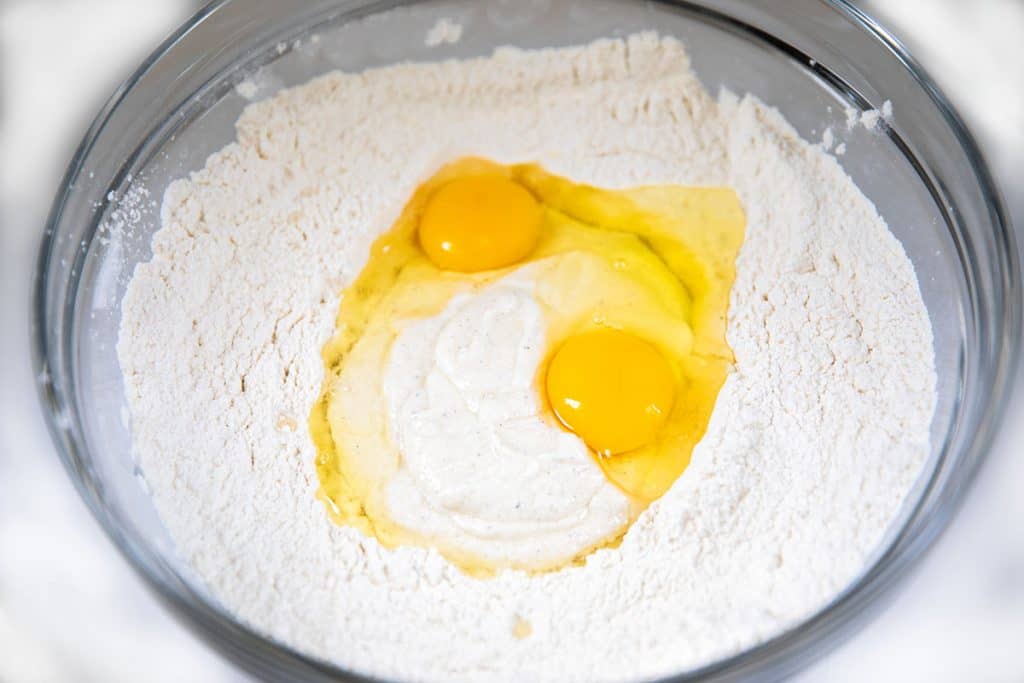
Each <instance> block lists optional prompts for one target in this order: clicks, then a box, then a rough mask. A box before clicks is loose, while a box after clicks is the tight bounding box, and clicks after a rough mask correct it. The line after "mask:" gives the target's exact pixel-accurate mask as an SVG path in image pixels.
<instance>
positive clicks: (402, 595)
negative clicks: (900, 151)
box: [118, 35, 936, 681]
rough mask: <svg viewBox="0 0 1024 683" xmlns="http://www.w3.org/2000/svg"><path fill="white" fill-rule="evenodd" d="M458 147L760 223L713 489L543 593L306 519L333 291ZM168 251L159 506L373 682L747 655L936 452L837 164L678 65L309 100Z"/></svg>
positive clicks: (631, 65) (719, 419) (208, 557)
mask: <svg viewBox="0 0 1024 683" xmlns="http://www.w3.org/2000/svg"><path fill="white" fill-rule="evenodd" d="M466 153H472V154H477V155H481V156H486V157H491V158H493V159H495V160H497V161H502V162H513V161H539V162H540V163H542V164H543V165H545V166H546V167H547V168H548V169H549V170H550V171H551V172H553V173H556V174H561V175H567V176H570V177H571V178H573V179H575V180H577V181H581V182H589V183H593V184H598V185H602V186H606V187H623V186H629V185H635V184H640V183H682V184H711V185H730V186H732V187H734V188H735V189H736V191H737V192H738V193H739V195H740V197H741V199H742V201H743V202H744V205H745V208H746V211H747V217H748V227H747V240H746V243H745V245H744V247H743V249H742V252H741V254H740V257H739V262H738V279H737V281H736V285H735V287H734V289H733V296H732V308H731V311H730V326H729V335H728V336H729V341H730V343H731V345H732V347H733V349H734V351H735V354H736V367H735V371H734V372H733V374H732V375H731V376H730V378H729V379H728V381H727V382H726V385H725V387H724V388H723V390H722V392H721V394H720V396H719V399H718V404H717V407H716V409H715V413H714V416H713V417H712V420H711V425H710V427H709V430H708V433H707V435H706V437H705V438H704V440H703V442H702V443H701V444H700V445H699V446H698V447H697V449H696V450H695V452H694V456H693V463H692V465H691V466H690V467H689V469H688V470H687V471H686V472H685V473H684V474H683V475H682V477H681V478H680V479H679V480H678V481H677V482H676V485H675V486H674V487H673V488H672V489H671V490H670V491H669V492H668V493H667V494H666V495H665V496H664V497H663V498H662V499H661V500H660V501H658V502H656V503H655V504H654V505H652V506H651V507H650V508H649V509H648V510H647V511H646V512H645V513H644V514H643V515H642V516H641V518H640V519H639V520H638V521H637V522H636V523H635V524H634V526H633V527H632V529H631V530H630V532H629V533H628V534H627V536H626V538H625V540H624V541H623V542H622V544H621V546H620V547H619V548H617V549H610V550H602V551H598V552H597V553H595V554H594V555H592V556H591V557H590V558H589V561H588V562H587V564H586V566H583V567H576V568H571V569H567V570H563V571H560V572H558V573H552V574H545V575H542V576H540V577H532V578H531V577H528V576H526V575H523V574H519V573H505V574H502V575H499V576H498V577H497V578H494V579H491V580H475V579H471V578H468V577H467V576H465V575H463V574H462V573H460V572H459V571H458V570H456V569H455V568H454V567H452V566H450V565H448V564H447V563H446V562H445V561H444V560H443V559H442V558H441V557H440V556H439V555H438V554H437V553H436V552H433V551H426V550H422V549H416V548H403V549H399V550H395V551H389V550H384V549H382V548H381V547H380V546H379V545H378V543H377V542H376V541H375V540H373V539H368V538H365V537H363V536H362V535H361V534H360V533H359V532H357V531H355V530H353V529H349V528H341V527H337V526H334V525H332V524H331V523H330V522H329V521H328V519H327V515H326V514H325V511H324V509H323V506H322V504H321V503H320V502H318V501H317V500H316V499H315V497H314V493H315V491H316V488H317V478H316V474H315V472H314V468H313V459H314V455H315V451H314V448H313V445H312V443H311V441H310V438H309V436H308V434H307V430H306V417H307V415H308V413H309V410H310V407H311V405H312V403H313V402H314V400H315V399H316V398H317V395H318V392H319V390H320V384H321V380H322V375H323V371H322V367H321V362H320V356H319V352H320V348H321V345H322V343H323V342H324V341H325V340H326V339H327V338H328V336H329V335H330V333H331V331H332V323H333V318H334V315H335V313H336V311H337V305H338V301H337V293H338V292H339V291H340V289H341V288H342V287H343V286H344V284H345V283H347V282H348V281H350V280H351V279H352V278H353V277H354V276H355V274H356V273H357V272H358V271H359V269H360V267H361V266H362V264H363V263H364V261H365V259H366V255H367V250H368V247H369V244H370V242H371V241H372V239H373V238H374V236H375V235H377V234H378V233H379V232H380V231H382V230H383V229H385V228H386V227H387V226H388V224H389V223H390V221H391V220H392V219H393V217H394V216H395V215H396V214H397V212H398V210H399V209H400V207H401V206H402V204H403V203H404V201H405V200H406V198H407V197H409V195H410V194H411V192H412V190H413V188H414V187H415V186H416V184H417V183H418V182H419V181H420V180H422V179H423V178H425V177H426V176H427V175H429V174H430V173H431V172H432V171H433V170H434V169H435V168H436V167H437V166H439V165H440V164H441V163H442V162H444V161H448V160H451V159H453V158H455V157H457V156H460V155H463V154H466ZM153 247H154V257H153V260H152V262H150V263H147V264H145V265H142V266H140V267H139V268H138V269H137V271H136V273H135V275H134V278H133V280H132V282H131V286H130V288H129V291H128V294H127V296H126V298H125V300H124V304H123V313H124V316H123V326H122V329H121V341H120V345H119V349H118V350H119V354H120V359H121V364H122V366H123V369H124V373H125V381H126V386H127V392H128V398H129V402H130V406H131V415H132V422H133V429H134V439H135V447H136V451H137V455H138V458H139V459H140V462H141V465H142V467H143V469H144V471H145V473H146V476H147V478H148V481H149V484H150V486H151V487H152V490H153V496H154V499H155V503H156V505H157V508H158V510H159V512H160V513H161V515H162V517H163V520H164V522H165V524H166V526H167V528H168V529H169V531H170V533H171V534H172V535H173V537H174V539H175V540H176V542H177V544H178V547H179V549H180V551H181V553H182V555H183V556H184V558H185V559H186V560H187V561H188V562H189V563H190V564H191V565H192V566H193V567H194V568H195V570H196V571H197V572H198V573H199V575H200V576H202V577H203V578H204V579H205V581H206V582H207V584H208V585H209V587H210V589H211V590H212V591H213V593H214V594H215V595H216V596H217V597H218V598H219V599H220V600H221V601H222V602H223V603H224V604H225V605H226V606H227V607H228V608H229V609H230V610H232V611H233V612H235V613H236V614H237V615H238V616H239V617H240V618H241V619H243V620H245V621H246V622H248V623H250V624H252V625H253V626H255V627H256V628H258V629H260V630H262V631H264V632H266V633H268V634H270V635H272V636H273V637H275V638H277V639H279V640H281V641H284V642H286V643H289V644H291V645H293V646H295V647H297V648H300V649H301V650H304V651H306V652H309V653H312V654H314V655H317V656H320V657H323V658H326V659H330V660H333V661H335V662H337V663H339V664H341V665H343V666H346V667H352V668H355V669H357V670H359V671H362V672H372V673H376V674H379V675H384V676H393V677H402V678H410V679H467V678H473V679H475V680H481V679H488V680H490V679H505V680H507V679H516V680H539V679H543V680H558V681H566V680H610V679H620V678H624V677H637V676H653V675H656V674H664V673H669V672H676V671H679V670H681V669H684V668H687V667H691V666H694V665H697V664H700V663H704V662H707V661H708V660H710V659H713V658H715V657H719V656H721V655H724V654H729V653H733V652H736V651H737V650H739V649H741V648H743V647H746V646H749V645H751V644H753V643H755V642H757V641H760V640H762V639H764V638H767V637H769V636H772V635H774V634H776V633H778V632H779V631H781V630H782V629H784V628H785V627H787V626H790V625H792V624H793V623H794V622H795V621H797V620H799V619H800V618H802V617H804V616H806V615H808V613H809V612H811V611H813V610H815V609H817V608H819V607H821V606H822V605H823V603H825V602H826V601H827V600H829V599H830V598H832V597H833V596H834V595H835V593H836V592H837V591H838V590H840V589H841V588H843V587H844V586H845V585H846V584H847V583H848V582H849V581H850V580H851V579H852V578H854V577H855V575H856V574H857V573H858V572H859V571H860V570H861V569H862V567H863V563H864V562H865V559H866V558H867V556H868V555H869V554H870V553H871V552H872V550H873V549H874V548H875V546H876V544H877V543H878V542H879V540H880V538H881V537H882V534H883V532H884V531H885V529H886V527H887V525H888V524H889V522H890V521H891V519H892V518H893V516H894V515H895V514H896V512H897V509H898V507H899V505H900V503H901V501H902V498H903V497H904V495H905V494H906V493H907V491H908V490H909V489H910V487H911V485H912V483H913V481H914V479H915V477H916V475H917V473H918V471H919V469H920V467H921V464H922V462H923V460H924V458H925V456H926V454H927V452H928V434H929V423H930V420H931V416H932V412H933V410H934V405H935V382H936V377H935V370H934V363H933V354H932V343H931V331H930V326H929V322H928V318H927V315H926V311H925V308H924V305H923V303H922V300H921V296H920V293H919V291H918V287H917V281H916V279H915V276H914V273H913V270H912V267H911V264H910V262H909V260H908V259H907V257H906V256H905V254H904V252H903V250H902V248H901V246H900V245H899V243H898V242H897V241H896V239H895V238H894V237H893V236H892V235H891V234H890V233H889V231H888V230H887V228H886V226H885V224H884V223H883V221H882V220H881V219H880V218H879V216H878V215H877V214H876V212H875V210H874V208H873V207H872V205H871V204H870V203H869V202H868V201H867V200H866V199H865V198H864V196H863V195H861V193H860V192H859V191H858V190H857V188H856V187H855V186H854V185H853V183H852V182H851V180H850V179H849V178H848V177H847V176H846V175H845V174H844V173H843V171H842V170H841V169H840V167H839V166H838V165H837V164H836V163H835V161H834V160H833V159H832V158H831V157H829V156H828V155H827V154H825V152H824V151H822V150H821V149H820V148H819V147H816V146H812V145H810V144H808V143H805V142H803V141H801V140H800V139H799V138H798V137H797V135H796V134H795V132H794V131H793V130H792V129H791V128H790V127H789V125H788V124H787V123H786V122H785V121H784V120H783V119H782V118H781V117H780V116H779V114H777V113H776V112H775V111H773V110H771V109H769V108H767V107H765V106H764V105H762V104H760V103H759V102H757V101H756V100H754V99H751V98H742V99H737V98H734V97H731V96H723V98H722V99H721V101H720V102H716V101H715V100H713V99H712V98H710V97H709V96H708V95H707V93H706V92H705V91H704V90H703V89H702V87H701V85H700V83H699V82H698V81H697V79H696V78H695V77H694V75H693V74H692V73H691V72H690V70H689V64H688V60H687V58H686V55H685V54H684V52H683V51H682V48H681V46H680V45H679V44H678V43H676V42H674V41H670V40H658V39H656V38H654V37H653V36H651V35H644V36H634V37H632V38H630V39H629V41H628V44H627V43H623V42H622V41H604V42H599V43H595V44H593V45H590V46H587V47H582V48H571V49H566V50H560V51H555V52H552V51H548V52H520V51H514V50H502V51H499V53H498V54H496V55H495V56H494V57H493V58H491V59H480V60H474V61H469V62H458V63H456V62H448V63H444V64H435V65H415V64H411V65H401V66H396V67H392V68H387V69H382V70H376V71H371V72H368V73H365V74H361V75H346V74H340V73H334V74H329V75H327V76H324V77H322V78H319V79H317V80H314V81H312V82H311V83H309V84H307V85H305V86H302V87H299V88H295V89H293V90H289V91H286V92H284V93H281V94H280V95H279V96H277V97H275V98H273V99H271V100H269V101H265V102H260V103H258V104H254V105H252V106H251V107H250V108H249V109H247V110H246V112H245V114H244V115H243V116H242V118H241V120H240V121H239V123H238V141H237V142H236V143H233V144H231V145H228V146H227V147H226V148H224V149H223V150H222V151H220V152H219V153H217V154H215V155H213V156H212V157H211V158H210V159H209V161H208V162H207V165H206V168H205V169H203V170H201V171H199V172H197V173H195V174H193V175H192V176H191V177H190V178H189V179H187V180H182V181H178V182H176V183H175V184H173V185H172V186H171V187H170V189H169V190H168V191H167V194H166V197H165V200H164V207H163V227H162V229H161V230H160V231H159V232H158V233H157V234H156V236H155V237H154V241H153ZM521 620H522V621H525V622H529V624H530V625H531V627H532V633H531V634H530V635H528V636H527V637H525V638H517V637H516V636H515V635H514V633H513V631H514V627H515V626H516V624H517V623H519V622H520V621H521ZM520 626H521V624H520ZM515 630H517V631H518V633H519V635H520V636H521V635H522V634H523V630H521V629H515Z"/></svg>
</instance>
